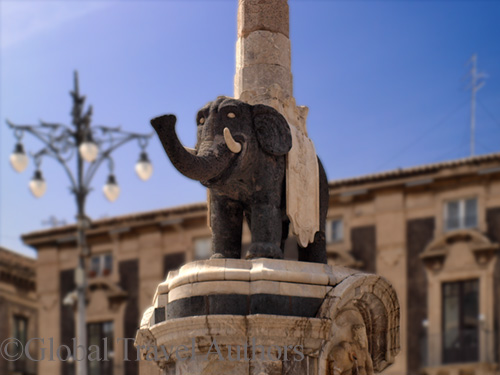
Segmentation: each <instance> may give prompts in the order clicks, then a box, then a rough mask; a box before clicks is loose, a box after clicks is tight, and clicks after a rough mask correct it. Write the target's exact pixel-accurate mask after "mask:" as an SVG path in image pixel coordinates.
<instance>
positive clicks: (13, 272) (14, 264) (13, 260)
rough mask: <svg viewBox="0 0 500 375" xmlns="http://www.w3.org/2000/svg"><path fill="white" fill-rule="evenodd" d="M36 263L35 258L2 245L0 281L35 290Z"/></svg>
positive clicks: (0, 250) (0, 249)
mask: <svg viewBox="0 0 500 375" xmlns="http://www.w3.org/2000/svg"><path fill="white" fill-rule="evenodd" d="M35 263H36V260H35V259H33V258H29V257H26V256H24V255H21V254H18V253H15V252H13V251H9V250H7V249H5V248H2V247H0V282H3V283H7V284H12V285H14V286H16V287H19V288H22V289H26V290H35V277H36V275H35Z"/></svg>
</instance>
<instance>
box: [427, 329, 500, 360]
mask: <svg viewBox="0 0 500 375" xmlns="http://www.w3.org/2000/svg"><path fill="white" fill-rule="evenodd" d="M499 339H500V337H499V335H498V333H496V332H494V331H488V330H484V329H480V330H462V331H461V332H456V333H455V334H453V333H452V332H450V333H449V336H448V337H445V335H444V334H435V335H429V336H427V337H425V336H424V337H422V338H421V340H420V359H421V367H437V366H445V365H450V364H460V363H475V362H483V363H496V362H498V360H499V358H498V353H497V350H495V347H496V345H497V344H496V341H497V340H499Z"/></svg>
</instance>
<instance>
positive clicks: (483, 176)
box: [23, 154, 500, 375]
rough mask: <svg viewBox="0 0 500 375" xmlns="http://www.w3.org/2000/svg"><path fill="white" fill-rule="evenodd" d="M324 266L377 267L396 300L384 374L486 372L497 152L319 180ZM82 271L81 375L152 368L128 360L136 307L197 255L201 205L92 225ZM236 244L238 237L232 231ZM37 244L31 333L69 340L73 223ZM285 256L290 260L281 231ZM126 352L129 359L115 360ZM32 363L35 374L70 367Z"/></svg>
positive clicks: (494, 356)
mask: <svg viewBox="0 0 500 375" xmlns="http://www.w3.org/2000/svg"><path fill="white" fill-rule="evenodd" d="M326 234H327V240H328V245H327V252H328V257H329V263H331V264H337V265H346V266H349V267H354V268H360V269H363V270H365V271H369V272H374V273H377V274H379V275H381V276H383V277H385V278H386V279H387V280H389V282H391V283H392V285H393V286H394V288H395V289H396V292H397V294H398V298H399V302H400V305H401V311H400V313H401V353H400V354H399V355H398V357H397V358H396V362H395V364H394V365H393V366H391V367H389V368H388V369H387V370H386V371H385V373H386V374H394V375H396V374H398V375H399V374H401V375H403V374H408V375H412V374H422V373H425V374H429V375H438V374H439V375H459V374H461V375H463V374H478V375H479V374H495V373H496V371H498V370H497V369H498V362H499V355H500V353H499V342H500V337H499V334H498V332H499V330H498V326H499V325H500V308H499V307H498V306H499V302H500V262H498V243H499V242H500V154H492V155H485V156H479V157H474V158H467V159H462V160H455V161H451V162H445V163H439V164H433V165H425V166H421V167H416V168H409V169H399V170H395V171H391V172H387V173H381V174H375V175H368V176H361V177H357V178H352V179H346V180H338V181H332V182H330V209H329V212H328V225H327V233H326ZM87 235H88V241H89V244H90V247H91V256H90V258H89V259H88V264H87V270H88V277H89V288H88V307H87V319H88V332H89V333H88V334H89V344H91V343H93V342H95V343H99V342H102V340H103V339H104V338H107V339H108V350H109V353H110V355H109V360H108V361H99V362H96V363H93V364H91V365H90V369H91V374H102V375H106V374H114V375H132V374H138V373H139V372H140V373H141V374H156V373H158V372H157V369H156V368H154V367H152V366H151V364H150V363H147V362H144V361H142V362H138V361H136V360H135V358H136V352H135V349H134V348H133V347H132V343H131V342H128V343H127V345H124V344H123V341H120V342H119V341H117V340H118V339H124V338H134V337H135V333H136V330H137V327H138V325H139V319H140V317H141V316H142V313H143V311H144V310H145V309H146V308H147V307H148V306H150V304H151V302H152V299H153V294H154V292H155V290H156V286H157V285H158V283H160V282H161V281H162V280H164V278H165V276H166V274H167V273H168V271H170V270H172V269H176V268H178V267H179V266H180V265H182V264H183V263H185V262H189V261H193V260H196V259H204V258H206V257H208V256H209V251H210V230H209V228H208V227H207V223H206V204H205V203H200V204H192V205H187V206H182V207H176V208H168V209H163V210H158V211H151V212H145V213H138V214H133V215H128V216H121V217H114V218H108V219H102V220H98V221H94V222H93V223H92V227H91V229H90V230H89V231H88V233H87ZM243 237H244V238H243V244H244V246H243V248H244V249H245V248H246V245H245V244H248V243H249V241H250V234H249V232H248V229H247V228H245V229H244V236H243ZM23 240H24V241H25V243H27V244H28V245H30V246H32V247H34V248H35V249H36V250H37V252H38V261H37V279H36V282H37V285H38V288H37V292H38V300H39V304H40V311H39V322H40V324H39V336H40V337H51V338H53V340H54V346H56V347H57V346H60V345H62V344H64V345H68V346H70V345H71V339H72V338H73V337H74V327H75V312H74V306H72V303H71V301H72V300H71V292H72V291H73V290H74V281H73V277H74V276H73V272H74V269H75V267H76V262H77V250H76V242H75V240H76V237H75V227H74V226H65V227H59V228H53V229H50V230H44V231H40V232H33V233H29V234H26V235H25V236H23ZM285 255H286V258H290V259H293V258H294V257H296V243H295V242H294V239H289V241H288V242H287V249H286V252H285ZM126 359H129V361H127V360H126ZM73 366H74V364H73V363H71V361H66V362H60V361H54V362H50V361H40V362H39V363H38V368H39V372H38V373H39V374H54V375H58V374H71V373H73V371H74V368H73Z"/></svg>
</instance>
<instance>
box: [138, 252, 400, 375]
mask: <svg viewBox="0 0 500 375" xmlns="http://www.w3.org/2000/svg"><path fill="white" fill-rule="evenodd" d="M214 343H216V348H217V349H218V350H216V348H215V346H214ZM136 346H137V347H138V349H139V350H140V352H141V355H142V358H143V359H149V360H154V361H155V362H157V363H158V364H159V365H160V367H161V368H163V369H164V372H163V374H164V375H170V374H180V373H189V374H193V375H194V374H222V373H231V374H233V373H234V374H246V375H250V374H252V375H259V374H277V375H278V374H279V375H281V374H282V373H286V374H289V375H299V374H300V375H302V374H311V375H312V374H314V375H319V374H321V375H341V374H342V375H350V374H353V375H354V374H372V373H373V372H374V371H376V372H379V371H382V370H383V369H384V368H386V367H387V366H388V365H389V364H391V363H392V362H393V361H394V357H395V355H396V354H397V353H398V351H399V305H398V301H397V298H396V295H395V292H394V290H393V288H392V287H391V285H390V284H389V283H388V282H387V281H386V280H385V279H383V278H381V277H378V276H375V275H368V274H364V273H361V272H358V271H354V270H350V269H347V268H343V267H332V266H327V265H321V264H315V263H304V262H293V261H282V260H272V259H256V260H252V261H244V260H235V259H215V260H208V261H197V262H192V263H189V264H186V265H185V266H183V267H181V269H180V270H179V271H173V272H170V273H169V275H168V277H167V280H166V281H165V282H163V283H161V284H160V285H159V286H158V289H157V292H156V295H155V298H154V303H153V306H152V307H150V308H149V309H148V310H147V311H146V313H145V314H144V317H143V320H142V322H141V327H140V330H139V332H138V334H137V338H136ZM162 346H163V348H164V349H165V350H164V352H162V354H161V355H159V354H158V355H157V356H156V357H155V356H154V350H153V349H152V348H161V347H162ZM245 347H246V349H245ZM179 348H181V350H180V352H181V353H179V350H178V349H179ZM186 348H187V349H186ZM157 351H158V353H160V352H161V350H157ZM219 352H220V353H219ZM238 353H239V354H240V356H239V358H240V359H239V360H238V359H237V358H238ZM245 353H246V354H245ZM165 354H166V355H165ZM244 354H245V355H244ZM229 356H230V357H229ZM221 358H222V359H223V360H222V359H221ZM229 358H232V359H234V360H230V359H229ZM284 371H285V372H284Z"/></svg>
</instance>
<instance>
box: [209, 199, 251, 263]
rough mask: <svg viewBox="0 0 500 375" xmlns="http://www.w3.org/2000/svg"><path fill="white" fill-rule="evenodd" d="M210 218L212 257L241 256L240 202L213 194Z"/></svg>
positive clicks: (241, 208)
mask: <svg viewBox="0 0 500 375" xmlns="http://www.w3.org/2000/svg"><path fill="white" fill-rule="evenodd" d="M210 218H211V223H212V253H213V255H212V256H211V259H214V258H215V259H216V258H235V259H240V258H241V232H242V224H243V207H242V205H241V203H240V202H237V201H234V200H232V199H229V198H226V197H222V196H217V195H215V194H211V196H210Z"/></svg>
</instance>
